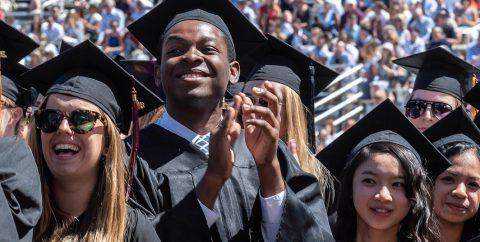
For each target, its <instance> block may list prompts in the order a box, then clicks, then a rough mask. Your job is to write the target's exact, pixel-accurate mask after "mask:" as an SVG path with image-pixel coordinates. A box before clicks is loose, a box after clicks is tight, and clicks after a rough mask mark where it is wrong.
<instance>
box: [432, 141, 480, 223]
mask: <svg viewBox="0 0 480 242" xmlns="http://www.w3.org/2000/svg"><path fill="white" fill-rule="evenodd" d="M450 160H451V162H452V166H451V167H449V168H448V169H447V170H446V171H444V172H443V173H442V174H440V175H439V176H438V177H437V179H436V180H435V186H434V191H433V194H434V211H435V213H436V214H437V216H438V217H439V218H440V219H441V220H444V221H446V222H449V223H463V222H465V221H467V220H468V219H470V218H472V217H473V216H474V215H475V214H476V213H478V208H479V203H480V160H479V159H478V157H477V156H476V154H475V151H474V150H468V151H466V152H463V153H461V154H458V155H455V156H453V157H452V158H451V159H450Z"/></svg>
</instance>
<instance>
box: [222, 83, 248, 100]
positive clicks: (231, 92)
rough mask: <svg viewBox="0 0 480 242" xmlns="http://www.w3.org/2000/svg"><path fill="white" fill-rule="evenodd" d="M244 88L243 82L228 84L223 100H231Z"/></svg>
mask: <svg viewBox="0 0 480 242" xmlns="http://www.w3.org/2000/svg"><path fill="white" fill-rule="evenodd" d="M244 87H245V82H243V81H238V82H237V83H235V84H230V85H228V86H227V92H226V93H225V98H226V99H229V100H231V99H233V97H234V96H235V95H237V94H239V93H241V92H242V91H243V88H244Z"/></svg>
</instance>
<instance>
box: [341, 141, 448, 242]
mask: <svg viewBox="0 0 480 242" xmlns="http://www.w3.org/2000/svg"><path fill="white" fill-rule="evenodd" d="M374 154H390V155H392V156H394V157H395V158H397V160H398V161H399V162H400V164H401V166H402V168H403V170H404V172H405V184H408V185H407V186H405V196H406V197H407V198H408V199H409V200H410V201H411V207H410V211H409V212H408V214H407V215H406V216H405V218H404V219H403V220H402V222H401V226H400V230H399V231H398V234H397V238H398V240H399V241H418V242H420V241H438V240H439V229H438V222H437V220H436V218H435V216H434V214H433V211H432V203H433V202H432V197H431V195H430V189H429V188H430V186H429V185H430V184H431V183H430V180H429V179H428V177H427V173H426V172H425V171H424V169H423V168H422V165H421V162H420V161H419V160H418V159H417V158H416V156H415V155H414V154H413V152H411V151H410V150H408V149H406V148H405V147H403V146H400V145H397V144H393V143H387V142H379V143H375V144H371V145H368V146H366V147H364V148H363V149H361V150H360V151H359V152H358V153H357V154H356V155H355V156H354V157H353V159H352V160H351V161H350V162H348V163H347V165H346V166H345V168H344V170H343V173H342V186H341V189H340V196H339V204H338V210H337V214H338V218H337V223H336V224H335V226H334V230H333V231H334V236H335V239H337V240H339V241H355V236H356V232H357V212H356V210H355V206H354V204H353V188H352V187H353V174H354V173H355V170H356V169H357V168H358V167H359V166H360V164H362V163H363V162H365V161H367V160H368V159H370V158H371V157H372V156H373V155H374Z"/></svg>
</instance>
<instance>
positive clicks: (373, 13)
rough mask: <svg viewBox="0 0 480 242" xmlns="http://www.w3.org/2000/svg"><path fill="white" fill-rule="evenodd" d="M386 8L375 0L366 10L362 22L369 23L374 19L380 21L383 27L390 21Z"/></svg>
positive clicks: (381, 2)
mask: <svg viewBox="0 0 480 242" xmlns="http://www.w3.org/2000/svg"><path fill="white" fill-rule="evenodd" d="M386 9H387V6H386V5H385V3H383V1H381V0H376V1H375V3H374V5H373V6H372V7H371V8H369V9H367V11H366V15H365V18H364V19H363V20H362V21H364V22H371V21H373V20H374V19H378V20H380V22H381V24H382V25H385V24H386V23H387V22H388V21H389V20H390V14H389V13H388V12H387V10H386Z"/></svg>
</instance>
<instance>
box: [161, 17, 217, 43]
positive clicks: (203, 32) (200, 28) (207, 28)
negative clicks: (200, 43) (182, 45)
mask: <svg viewBox="0 0 480 242" xmlns="http://www.w3.org/2000/svg"><path fill="white" fill-rule="evenodd" d="M172 36H175V37H178V38H183V39H192V40H200V39H203V38H209V39H212V40H216V42H218V43H220V44H223V45H225V46H226V42H225V38H224V36H225V35H224V34H223V32H222V31H221V30H220V29H219V28H217V27H215V26H214V25H212V24H209V23H207V22H204V21H200V20H185V21H182V22H179V23H177V24H175V25H174V26H173V27H172V28H170V29H169V30H168V31H167V32H166V33H165V36H164V38H163V43H164V44H165V43H167V42H168V41H169V40H170V39H171V37H172Z"/></svg>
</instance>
